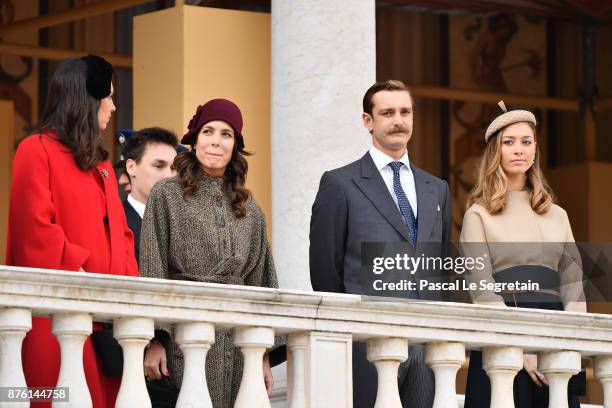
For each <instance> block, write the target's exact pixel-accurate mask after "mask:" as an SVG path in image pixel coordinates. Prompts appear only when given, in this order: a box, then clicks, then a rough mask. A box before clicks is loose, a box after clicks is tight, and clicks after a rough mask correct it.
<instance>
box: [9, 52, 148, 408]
mask: <svg viewBox="0 0 612 408" xmlns="http://www.w3.org/2000/svg"><path fill="white" fill-rule="evenodd" d="M112 73H113V68H112V66H111V65H110V64H109V63H108V62H107V61H106V60H104V59H103V58H101V57H98V56H93V55H88V56H87V57H83V58H72V59H69V60H66V61H64V62H63V63H62V64H61V65H60V66H59V67H58V69H57V70H56V71H55V73H54V74H53V77H52V78H51V82H50V86H49V93H48V97H47V104H46V107H45V113H44V115H43V118H42V123H41V127H40V130H39V131H37V132H36V133H35V134H33V135H31V136H29V137H27V138H25V139H24V140H23V141H22V142H21V143H20V144H19V147H18V148H17V152H16V154H15V158H14V162H13V177H12V185H11V197H10V208H9V227H8V247H7V264H9V265H14V266H26V267H32V268H47V269H59V270H66V271H80V272H96V273H108V274H112V275H130V276H137V275H138V267H137V265H136V260H135V258H134V243H133V235H132V232H131V231H130V229H129V228H128V227H127V223H126V220H125V215H124V212H123V207H122V205H121V202H120V200H119V195H118V191H117V182H116V179H115V174H114V172H113V167H112V165H111V164H110V162H109V161H108V153H107V152H106V151H105V150H104V149H103V148H102V135H101V131H102V130H104V129H105V128H106V126H107V124H108V122H109V120H110V117H111V114H112V113H113V112H114V111H115V105H114V104H113V99H112V96H113V87H112V83H111V79H112ZM100 329H101V325H100V324H97V323H94V331H95V330H100ZM22 360H23V367H24V371H25V376H26V382H27V384H28V386H30V387H54V386H55V385H56V384H57V379H58V375H59V367H60V349H59V343H58V342H57V340H56V338H55V337H54V336H53V334H52V333H51V319H50V318H48V317H34V318H33V319H32V330H31V331H30V332H29V333H28V334H27V336H26V338H25V340H24V343H23V349H22ZM83 360H84V365H85V375H86V378H87V384H88V386H89V391H90V393H91V396H92V401H93V406H94V407H96V408H97V407H112V406H114V404H115V399H116V396H117V392H118V389H119V384H120V378H110V377H106V376H105V375H104V374H103V372H102V366H101V363H100V360H99V358H98V357H97V356H96V354H95V352H94V349H93V346H92V342H91V340H90V339H89V338H88V339H87V341H86V342H85V346H84V357H83ZM32 406H39V407H42V406H48V407H50V406H51V404H50V403H45V404H33V405H32Z"/></svg>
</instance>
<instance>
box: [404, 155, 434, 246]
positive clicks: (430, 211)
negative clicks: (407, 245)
mask: <svg viewBox="0 0 612 408" xmlns="http://www.w3.org/2000/svg"><path fill="white" fill-rule="evenodd" d="M410 169H411V170H412V174H413V176H414V185H415V188H416V195H417V226H418V236H417V241H418V242H428V241H429V237H430V236H431V231H432V230H433V224H434V220H435V219H436V213H437V212H438V211H439V207H438V206H439V203H438V199H437V197H436V191H435V190H434V188H433V186H432V185H431V180H430V179H429V178H428V177H427V176H426V175H425V174H424V173H423V172H422V171H421V169H419V168H418V167H416V166H415V165H413V164H412V162H410Z"/></svg>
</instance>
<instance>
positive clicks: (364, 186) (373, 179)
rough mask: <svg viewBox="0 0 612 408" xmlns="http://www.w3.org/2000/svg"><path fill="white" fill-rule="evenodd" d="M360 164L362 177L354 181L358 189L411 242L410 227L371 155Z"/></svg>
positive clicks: (368, 154)
mask: <svg viewBox="0 0 612 408" xmlns="http://www.w3.org/2000/svg"><path fill="white" fill-rule="evenodd" d="M360 163H361V175H360V176H359V177H356V178H354V179H353V181H354V182H355V184H356V185H357V188H359V189H360V190H361V192H362V193H363V194H364V195H365V196H366V197H367V198H368V200H370V201H371V202H372V204H373V205H374V207H376V209H377V210H378V212H380V213H381V214H382V216H383V217H385V219H386V220H387V221H388V222H389V224H391V225H392V226H393V228H395V230H396V231H397V232H399V233H400V234H401V236H402V237H404V239H405V240H406V241H408V242H410V234H409V233H408V227H406V224H404V220H403V218H402V216H401V214H400V212H399V209H398V208H397V206H396V205H395V202H394V201H393V197H391V194H390V193H389V190H388V189H387V186H386V185H385V182H384V180H383V178H382V176H381V175H380V172H379V171H378V169H377V168H376V165H375V164H374V160H372V157H371V156H370V153H366V154H365V155H364V156H363V157H362V158H361V160H360Z"/></svg>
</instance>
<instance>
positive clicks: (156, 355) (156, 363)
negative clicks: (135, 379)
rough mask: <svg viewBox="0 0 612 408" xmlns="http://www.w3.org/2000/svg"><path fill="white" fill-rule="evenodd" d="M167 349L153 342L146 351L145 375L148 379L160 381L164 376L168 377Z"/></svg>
mask: <svg viewBox="0 0 612 408" xmlns="http://www.w3.org/2000/svg"><path fill="white" fill-rule="evenodd" d="M167 361H168V360H167V358H166V349H165V348H164V346H163V345H162V344H161V343H159V342H157V341H155V340H152V341H151V342H150V343H149V345H148V346H147V349H146V351H145V357H144V373H145V377H146V378H147V379H152V380H159V379H161V377H162V375H165V376H168V366H167Z"/></svg>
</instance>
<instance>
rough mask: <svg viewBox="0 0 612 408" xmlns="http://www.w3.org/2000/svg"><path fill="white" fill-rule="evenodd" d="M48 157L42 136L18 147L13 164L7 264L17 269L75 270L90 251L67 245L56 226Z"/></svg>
mask: <svg viewBox="0 0 612 408" xmlns="http://www.w3.org/2000/svg"><path fill="white" fill-rule="evenodd" d="M54 219H55V206H54V204H53V199H52V196H51V190H50V185H49V155H48V153H47V151H46V150H45V148H44V146H43V145H42V141H41V138H40V136H38V135H35V136H30V137H28V138H26V139H25V140H24V141H23V142H21V144H20V145H19V147H18V149H17V152H16V153H15V158H14V161H13V178H12V183H11V196H10V202H9V228H8V253H7V261H8V263H9V264H11V265H14V266H27V267H33V268H47V269H61V270H73V271H76V270H78V269H79V268H80V267H82V266H83V264H84V263H85V261H86V260H87V258H88V257H89V251H88V250H86V249H85V248H82V247H80V246H78V245H75V244H72V243H70V242H68V240H67V239H66V236H65V233H64V231H63V229H62V227H61V226H59V225H57V224H55V223H54V222H53V220H54Z"/></svg>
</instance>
